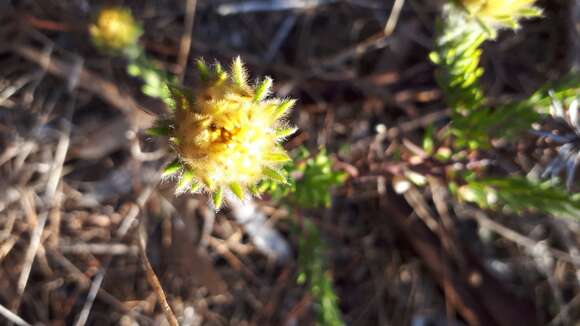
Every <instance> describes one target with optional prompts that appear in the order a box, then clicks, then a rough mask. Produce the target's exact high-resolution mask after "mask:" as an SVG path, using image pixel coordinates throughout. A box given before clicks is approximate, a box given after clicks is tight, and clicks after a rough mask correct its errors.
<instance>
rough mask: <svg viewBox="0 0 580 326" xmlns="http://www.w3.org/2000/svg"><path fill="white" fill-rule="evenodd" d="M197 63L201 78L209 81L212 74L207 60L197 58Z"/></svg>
mask: <svg viewBox="0 0 580 326" xmlns="http://www.w3.org/2000/svg"><path fill="white" fill-rule="evenodd" d="M195 65H196V66H197V71H198V72H199V78H200V79H201V80H202V81H208V80H209V76H210V71H209V67H208V66H207V64H206V63H205V61H203V59H202V58H199V59H197V60H195Z"/></svg>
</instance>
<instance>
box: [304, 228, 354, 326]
mask: <svg viewBox="0 0 580 326" xmlns="http://www.w3.org/2000/svg"><path fill="white" fill-rule="evenodd" d="M298 250H299V253H298V264H299V266H300V271H299V274H298V283H299V284H306V285H307V286H308V288H309V290H310V293H311V294H312V296H313V297H314V299H315V301H316V302H317V306H316V310H317V314H318V325H324V326H339V325H344V324H345V323H344V321H343V320H342V317H341V314H340V309H339V307H338V299H337V297H336V294H335V293H334V289H333V288H332V278H331V276H330V275H329V273H328V272H327V271H326V267H325V262H324V260H323V257H324V250H325V246H324V243H323V242H322V240H321V238H320V234H319V232H318V230H317V229H316V226H315V225H314V224H312V222H310V221H308V220H304V223H303V229H302V235H301V238H300V243H299V249H298Z"/></svg>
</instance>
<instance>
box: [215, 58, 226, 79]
mask: <svg viewBox="0 0 580 326" xmlns="http://www.w3.org/2000/svg"><path fill="white" fill-rule="evenodd" d="M212 77H213V78H214V79H215V80H216V81H218V82H221V81H224V80H226V79H227V78H228V74H227V73H226V72H225V71H224V68H223V67H222V65H221V64H220V63H219V62H216V63H215V64H214V67H213V76H212Z"/></svg>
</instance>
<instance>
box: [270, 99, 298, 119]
mask: <svg viewBox="0 0 580 326" xmlns="http://www.w3.org/2000/svg"><path fill="white" fill-rule="evenodd" d="M294 104H296V100H294V99H286V100H283V101H282V103H280V105H278V106H277V107H276V109H274V112H273V114H272V116H273V118H274V120H278V119H280V118H281V117H282V116H283V115H284V114H286V112H287V111H288V110H290V109H291V108H292V107H293V106H294Z"/></svg>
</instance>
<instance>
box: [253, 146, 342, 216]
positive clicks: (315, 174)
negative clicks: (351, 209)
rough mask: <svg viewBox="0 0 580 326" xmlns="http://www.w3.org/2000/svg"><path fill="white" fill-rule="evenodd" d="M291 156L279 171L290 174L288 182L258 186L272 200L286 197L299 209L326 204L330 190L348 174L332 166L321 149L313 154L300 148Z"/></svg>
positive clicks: (328, 204) (266, 183)
mask: <svg viewBox="0 0 580 326" xmlns="http://www.w3.org/2000/svg"><path fill="white" fill-rule="evenodd" d="M293 158H294V159H293V161H292V162H291V163H289V164H287V165H285V166H284V167H283V168H282V170H281V173H282V174H283V175H284V176H286V177H287V176H291V177H290V178H288V180H289V181H288V183H287V184H279V183H278V184H276V183H272V182H270V181H267V180H266V181H264V182H262V183H261V184H260V185H259V189H260V191H262V192H267V193H269V194H270V195H271V196H272V197H273V198H274V199H282V198H286V200H287V201H288V202H290V203H292V204H295V205H297V206H299V207H302V208H316V207H329V206H330V205H331V203H332V194H331V189H332V188H333V187H335V186H340V185H341V184H343V183H344V181H345V180H346V177H347V175H346V174H345V173H344V172H342V171H335V170H334V169H333V168H332V161H331V159H330V157H329V156H328V153H327V151H326V149H324V148H321V149H320V150H319V151H318V153H317V154H316V155H312V154H311V153H310V152H309V151H308V149H306V148H305V147H300V148H299V149H298V150H297V151H296V152H295V153H294V155H293Z"/></svg>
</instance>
